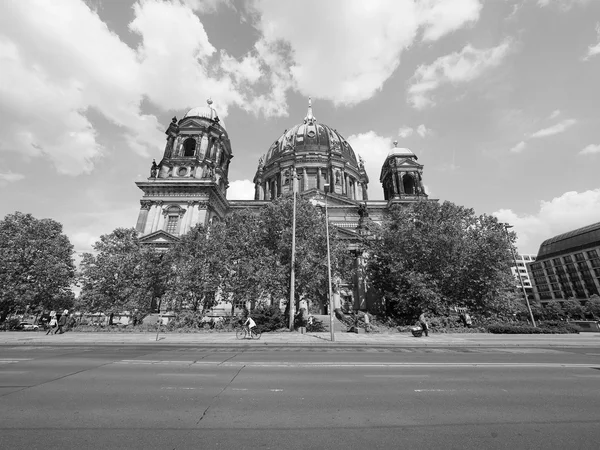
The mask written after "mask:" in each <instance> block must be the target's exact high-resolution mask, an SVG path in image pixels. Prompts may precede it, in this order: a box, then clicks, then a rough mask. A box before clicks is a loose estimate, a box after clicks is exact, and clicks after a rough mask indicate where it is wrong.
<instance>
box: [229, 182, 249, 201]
mask: <svg viewBox="0 0 600 450" xmlns="http://www.w3.org/2000/svg"><path fill="white" fill-rule="evenodd" d="M227 198H228V199H229V200H254V183H253V182H252V181H250V180H236V181H233V182H231V183H230V184H229V188H227Z"/></svg>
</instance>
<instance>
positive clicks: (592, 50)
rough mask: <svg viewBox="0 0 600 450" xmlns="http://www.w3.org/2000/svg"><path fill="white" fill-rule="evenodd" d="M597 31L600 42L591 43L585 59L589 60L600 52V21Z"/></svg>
mask: <svg viewBox="0 0 600 450" xmlns="http://www.w3.org/2000/svg"><path fill="white" fill-rule="evenodd" d="M596 33H597V35H598V36H597V39H598V43H597V44H596V45H590V46H589V47H588V51H587V53H586V55H585V57H584V58H583V60H584V61H587V60H589V59H590V58H592V57H594V56H596V55H599V54H600V22H597V23H596Z"/></svg>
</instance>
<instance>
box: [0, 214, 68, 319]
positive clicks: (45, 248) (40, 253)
mask: <svg viewBox="0 0 600 450" xmlns="http://www.w3.org/2000/svg"><path fill="white" fill-rule="evenodd" d="M0 252H1V253H2V258H0V286H2V289H1V290H0V308H1V313H2V317H1V318H2V319H4V318H5V317H6V315H7V314H9V313H11V312H12V311H15V310H17V309H22V310H24V309H25V308H26V307H27V306H29V307H30V308H52V309H54V308H59V307H69V305H70V302H72V299H73V293H72V291H71V286H72V283H73V282H74V277H75V265H74V262H73V246H72V245H71V242H70V241H69V238H68V237H67V236H66V235H64V234H63V229H62V225H61V224H60V223H58V222H56V221H54V220H52V219H36V218H35V217H33V216H32V215H31V214H23V213H21V212H15V213H14V214H9V215H7V216H6V217H5V218H4V219H3V220H2V221H0Z"/></svg>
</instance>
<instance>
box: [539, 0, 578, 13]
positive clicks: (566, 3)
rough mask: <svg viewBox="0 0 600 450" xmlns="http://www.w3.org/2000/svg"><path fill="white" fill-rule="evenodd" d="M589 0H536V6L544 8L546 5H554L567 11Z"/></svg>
mask: <svg viewBox="0 0 600 450" xmlns="http://www.w3.org/2000/svg"><path fill="white" fill-rule="evenodd" d="M589 2H590V0H537V4H538V6H540V7H542V8H544V7H546V6H550V5H551V6H556V7H558V8H560V9H561V10H563V11H568V10H570V9H571V8H573V7H574V6H577V5H579V6H583V5H586V4H587V3H589Z"/></svg>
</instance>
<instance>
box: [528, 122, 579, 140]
mask: <svg viewBox="0 0 600 450" xmlns="http://www.w3.org/2000/svg"><path fill="white" fill-rule="evenodd" d="M576 123H577V121H576V120H575V119H565V120H563V121H562V122H560V123H557V124H556V125H552V126H551V127H548V128H543V129H541V130H539V131H536V132H535V133H532V134H531V135H530V136H529V137H530V138H541V137H547V136H553V135H555V134H559V133H563V132H565V131H566V130H567V129H569V128H571V127H572V126H573V125H575V124H576Z"/></svg>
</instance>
